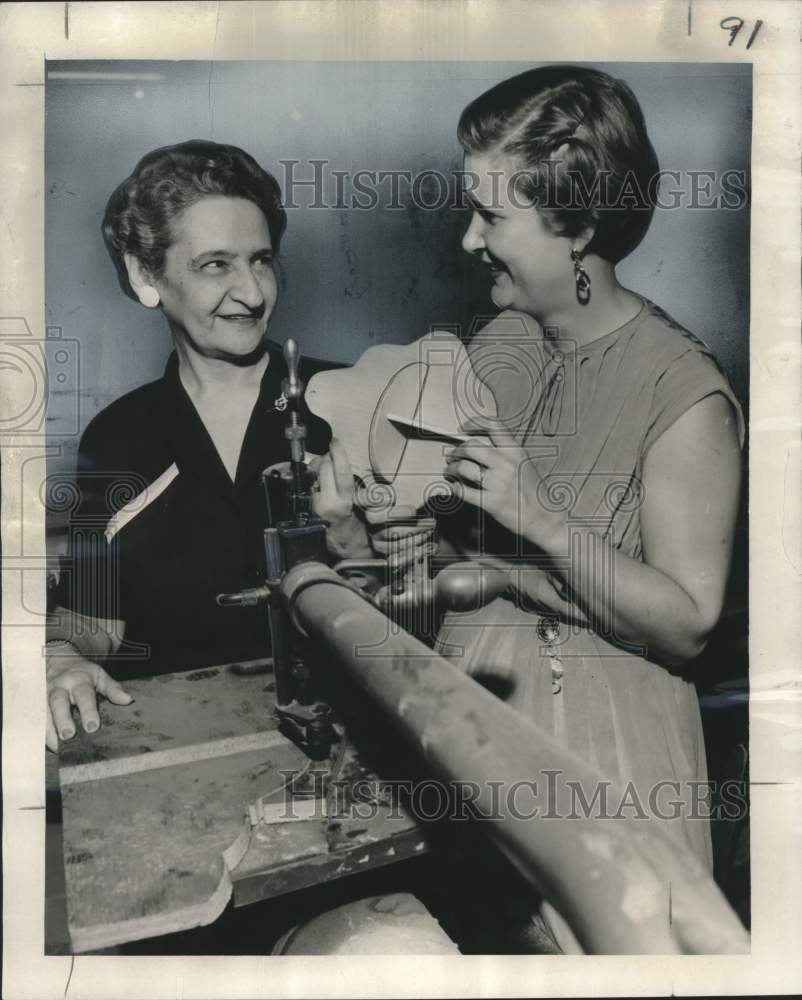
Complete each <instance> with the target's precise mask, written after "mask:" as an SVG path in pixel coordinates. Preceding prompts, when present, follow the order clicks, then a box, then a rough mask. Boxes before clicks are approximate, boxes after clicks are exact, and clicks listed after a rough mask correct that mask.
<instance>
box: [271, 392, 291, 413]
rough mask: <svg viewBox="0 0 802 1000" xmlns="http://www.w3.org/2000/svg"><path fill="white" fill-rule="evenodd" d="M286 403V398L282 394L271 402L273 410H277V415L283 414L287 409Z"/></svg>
mask: <svg viewBox="0 0 802 1000" xmlns="http://www.w3.org/2000/svg"><path fill="white" fill-rule="evenodd" d="M287 403H288V400H287V397H286V396H285V395H284V393H283V392H282V394H281V395H280V396H279V397H278V399H275V400H273V408H274V409H276V410H278V412H279V413H283V412H284V411H285V410H286V409H287Z"/></svg>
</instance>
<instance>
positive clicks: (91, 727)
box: [84, 719, 100, 733]
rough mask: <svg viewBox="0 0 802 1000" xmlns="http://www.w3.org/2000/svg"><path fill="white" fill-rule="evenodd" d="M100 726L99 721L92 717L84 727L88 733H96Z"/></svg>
mask: <svg viewBox="0 0 802 1000" xmlns="http://www.w3.org/2000/svg"><path fill="white" fill-rule="evenodd" d="M99 728H100V725H99V724H98V723H97V722H95V721H94V719H92V720H91V721H90V722H87V724H86V725H85V726H84V729H85V730H86V731H87V732H88V733H96V732H97V731H98V729H99Z"/></svg>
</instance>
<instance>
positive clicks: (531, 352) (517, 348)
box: [437, 300, 744, 869]
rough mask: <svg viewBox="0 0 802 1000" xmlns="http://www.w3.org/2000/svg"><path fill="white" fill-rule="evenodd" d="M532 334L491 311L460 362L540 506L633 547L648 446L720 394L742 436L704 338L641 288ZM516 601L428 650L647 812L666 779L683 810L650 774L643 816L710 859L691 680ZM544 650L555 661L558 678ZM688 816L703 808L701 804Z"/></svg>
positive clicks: (456, 627)
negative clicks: (548, 334) (511, 445)
mask: <svg viewBox="0 0 802 1000" xmlns="http://www.w3.org/2000/svg"><path fill="white" fill-rule="evenodd" d="M542 337H543V333H542V332H541V331H540V329H539V328H538V327H537V325H536V324H535V323H534V321H533V320H532V319H531V318H530V317H529V316H526V315H524V314H521V313H514V312H505V313H502V314H501V315H500V316H498V317H497V318H496V319H495V320H494V321H492V322H491V323H490V324H489V325H488V326H487V327H485V328H484V329H483V330H482V331H481V332H480V333H479V335H478V336H477V337H476V338H475V339H474V340H473V341H472V342H471V343H470V344H469V352H470V356H471V361H472V364H473V366H474V369H475V370H476V372H477V374H478V375H479V376H480V378H482V380H483V381H485V382H486V383H487V384H488V385H489V386H490V388H491V389H492V390H493V393H494V395H495V397H496V400H497V403H498V406H499V416H500V417H501V418H502V419H503V420H504V421H505V423H506V424H507V425H508V426H509V427H511V428H514V429H515V436H516V439H517V440H518V442H519V443H521V444H522V445H523V446H524V447H525V448H526V449H527V451H529V453H530V455H531V456H532V457H533V458H535V459H536V460H537V468H538V471H539V472H540V473H541V475H542V476H544V477H545V483H544V487H545V489H546V492H545V494H544V497H545V499H546V502H548V503H553V504H555V505H558V506H559V505H564V507H566V508H567V509H568V510H569V511H570V520H571V521H575V522H578V521H583V522H585V523H589V524H591V525H592V526H593V530H594V531H595V532H597V533H599V534H602V535H606V536H607V537H608V539H609V541H610V544H611V545H613V546H615V547H616V548H618V549H620V550H621V551H623V552H624V553H626V554H627V555H628V556H631V557H632V558H634V559H641V558H642V545H641V533H640V507H641V502H642V490H641V486H640V483H641V477H642V471H643V463H644V458H645V456H646V454H647V452H648V450H649V448H650V447H651V445H652V444H653V443H654V442H655V441H656V440H657V439H658V438H659V436H660V435H661V434H662V433H663V432H664V431H665V430H666V429H667V428H668V427H670V426H671V424H672V423H674V421H675V420H677V418H678V417H680V416H681V415H682V414H683V413H684V412H686V411H687V410H688V409H689V408H690V407H691V406H693V405H694V404H695V403H697V402H699V401H700V400H702V399H704V398H706V397H707V396H710V395H711V394H714V393H721V394H722V395H723V396H725V397H726V398H727V399H728V400H729V401H730V403H731V404H732V407H733V409H734V412H735V417H736V419H737V420H738V425H739V426H738V430H739V434H740V437H741V441H743V436H744V426H743V417H742V415H741V409H740V406H739V404H738V401H737V400H736V398H735V396H734V394H733V392H732V389H731V387H730V385H729V383H728V381H727V379H726V377H725V376H724V375H723V373H722V371H721V370H720V368H719V367H718V365H717V364H716V362H715V360H714V358H713V356H712V355H711V353H710V351H709V350H708V349H707V348H706V347H705V345H704V344H703V343H701V341H699V340H698V339H697V338H695V337H694V336H693V335H691V334H690V333H688V332H687V331H686V330H684V329H682V328H681V327H680V326H678V325H677V324H676V323H675V322H674V321H673V320H672V319H671V318H670V317H669V316H667V315H666V314H665V313H664V312H662V310H660V309H659V308H658V307H657V306H655V305H653V304H652V303H650V302H648V301H646V300H644V301H643V305H642V308H641V310H640V312H639V313H638V315H637V316H635V317H634V318H633V319H632V320H631V321H630V322H628V323H626V324H625V325H624V326H622V327H620V328H619V329H617V330H615V331H613V332H612V333H609V334H607V335H606V336H603V337H600V338H598V339H596V340H593V341H592V342H590V343H588V344H586V345H584V346H581V347H576V345H573V344H571V343H569V342H567V341H560V340H559V339H555V340H553V342H552V343H551V344H550V345H549V346H550V348H551V349H547V348H546V347H545V346H544V343H543V340H542ZM510 537H512V536H510ZM488 539H489V545H490V546H492V544H493V543H492V531H490V532H489V533H488V535H487V536H486V544H485V551H487V550H488V545H487V540H488ZM480 544H481V543H480ZM468 547H469V548H470V547H477V539H476V538H474V539H472V540H469V542H468ZM490 550H491V551H492V548H491V549H490ZM516 603H517V604H520V602H516V601H515V600H514V599H512V598H507V597H502V598H497V599H496V600H494V601H493V602H492V603H490V604H489V605H487V606H485V607H484V608H482V609H480V610H479V611H477V612H468V613H450V614H448V615H447V616H446V617H445V619H444V621H443V623H442V627H441V630H440V632H439V635H438V643H437V648H438V651H439V652H441V653H442V655H444V656H447V657H449V658H450V659H452V660H453V661H454V662H456V663H458V664H460V665H461V666H462V667H463V668H464V669H465V670H466V671H467V672H468V673H469V674H470V675H471V676H473V677H475V678H476V679H477V680H478V681H479V682H482V683H486V684H488V686H490V687H492V688H494V689H495V690H497V691H502V692H503V697H504V698H505V700H506V701H507V702H508V703H509V704H510V705H511V706H512V707H513V708H515V709H516V710H517V711H519V712H521V713H522V714H523V715H524V716H525V717H526V718H527V719H529V720H531V721H532V722H533V723H534V724H535V725H537V726H538V727H539V728H540V729H541V730H543V731H545V732H546V733H548V734H550V735H552V736H554V737H556V738H557V739H558V740H560V741H561V742H563V743H564V744H565V745H566V746H567V747H569V748H570V749H571V750H573V751H574V752H575V753H577V754H578V755H579V756H580V757H582V758H583V759H584V760H586V761H587V762H588V763H590V764H591V765H592V766H593V767H594V768H595V769H596V770H597V771H598V772H600V774H601V775H602V776H603V777H604V778H605V779H609V780H610V781H611V782H614V783H616V784H617V785H618V786H619V787H620V788H626V787H630V788H631V789H632V790H634V793H635V794H636V796H637V798H638V799H639V800H640V802H641V804H642V805H643V806H644V809H645V811H646V812H647V813H648V814H649V816H650V818H651V817H652V816H653V815H654V814H653V812H652V810H651V809H650V799H649V796H650V793H651V794H652V795H654V789H655V787H656V786H658V784H659V783H666V782H677V781H678V782H680V784H681V791H680V798H681V799H683V800H684V802H685V805H684V806H683V808H682V813H683V815H682V816H681V817H680V818H679V819H676V820H675V819H673V812H672V809H671V807H669V806H668V803H669V802H670V801H671V799H672V798H676V796H675V794H674V789H673V788H672V787H667V786H665V784H663V785H660V788H661V789H664V790H663V791H660V792H659V793H658V797H657V798H656V799H654V801H653V802H652V805H654V804H655V803H656V805H657V813H658V817H659V815H665V814H666V813H668V814H670V815H671V816H672V819H670V820H667V821H664V820H663V819H660V818H657V822H665V823H666V827H667V828H668V829H671V830H672V831H673V833H674V835H675V836H678V837H680V838H681V839H682V840H684V841H685V843H686V844H687V845H689V846H690V847H691V849H692V850H693V851H694V853H695V854H696V855H697V856H698V857H699V858H700V860H701V861H703V863H705V864H706V865H707V866H708V867H709V868H711V869H712V853H711V840H710V828H709V822H708V821H707V820H706V819H705V818H704V817H700V818H694V817H693V816H689V812H692V811H694V810H692V809H689V801H688V800H689V797H690V798H693V797H694V796H698V795H699V794H700V793H699V785H694V783H700V782H701V783H703V782H705V781H706V776H707V769H706V760H705V751H704V741H703V734H702V725H701V718H700V712H699V705H698V700H697V695H696V690H695V687H694V685H693V683H692V681H691V680H689V679H686V678H685V677H683V676H682V675H681V673H680V672H679V671H674V670H670V669H667V668H665V667H663V666H660V665H658V664H656V663H654V662H651V661H650V660H649V659H648V654H644V652H643V651H640V652H633V651H628V650H624V649H622V648H621V646H620V645H619V644H618V643H617V642H615V641H614V637H613V638H603V637H602V635H600V634H598V633H596V632H593V631H591V630H589V629H588V628H585V627H579V626H576V625H569V624H568V623H567V622H566V621H561V622H558V623H557V630H558V633H559V634H558V637H557V638H556V644H555V645H554V646H553V647H552V646H549V645H548V644H547V643H546V642H545V641H544V640H545V637H546V636H548V635H549V634H550V633H549V632H548V629H547V630H546V632H544V625H545V626H548V625H549V624H550V621H549V617H548V616H545V615H542V614H539V613H538V612H537V610H527V609H523V608H522V607H519V606H516ZM600 631H602V630H601V629H600ZM553 649H556V650H557V652H558V655H559V666H560V669H561V670H562V677H561V678H560V679H559V682H558V683H557V684H555V682H554V673H553V667H554V664H555V661H554V660H553V659H552V658H551V657H550V655H548V653H550V652H551V651H552V650H553ZM558 687H559V690H558V691H557V693H555V690H556V689H557V688H558ZM695 812H696V813H697V814H699V813H704V800H702V803H701V805H700V807H699V808H696V809H695ZM632 814H633V813H632V811H631V810H630V812H629V813H627V812H624V815H632Z"/></svg>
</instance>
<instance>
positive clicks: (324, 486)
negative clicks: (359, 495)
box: [309, 438, 372, 559]
mask: <svg viewBox="0 0 802 1000" xmlns="http://www.w3.org/2000/svg"><path fill="white" fill-rule="evenodd" d="M309 468H310V469H311V470H312V471H314V472H316V473H317V486H318V487H319V489H316V490H315V491H314V494H313V498H312V506H313V509H314V511H315V513H316V514H317V515H318V517H319V518H320V519H321V520H322V521H325V523H326V526H327V531H326V543H327V545H328V548H329V551H330V552H331V553H332V554H333V555H335V556H337V557H339V558H341V559H345V558H356V557H361V556H365V555H370V554H372V553H371V549H370V545H369V543H368V533H367V528H366V527H365V524H364V523H363V522H362V521H361V520H360V519H359V518H358V517H357V516H356V514H355V513H354V476H353V473H352V471H351V463H350V462H349V460H348V453H347V452H346V450H345V448H344V447H343V445H342V444H341V443H340V441H339V440H338V439H337V438H332V439H331V444H330V445H329V453H328V454H327V455H318V456H316V457H314V458H313V459H312V460H311V461H310V462H309Z"/></svg>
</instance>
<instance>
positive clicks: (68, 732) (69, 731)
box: [61, 726, 75, 740]
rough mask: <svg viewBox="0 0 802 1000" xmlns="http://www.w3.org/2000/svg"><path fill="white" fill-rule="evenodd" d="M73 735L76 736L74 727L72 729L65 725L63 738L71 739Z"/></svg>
mask: <svg viewBox="0 0 802 1000" xmlns="http://www.w3.org/2000/svg"><path fill="white" fill-rule="evenodd" d="M73 736H75V730H74V729H70V728H68V727H67V726H65V727H64V729H62V730H61V738H62V739H63V740H71V739H72V738H73Z"/></svg>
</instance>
